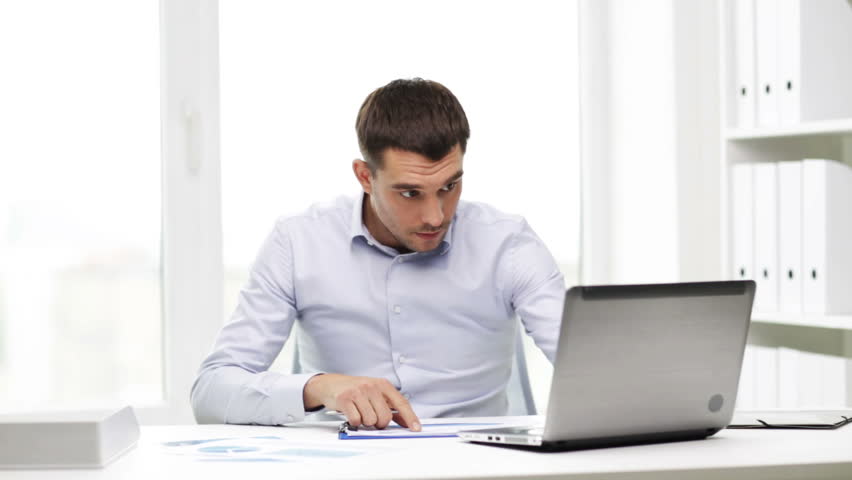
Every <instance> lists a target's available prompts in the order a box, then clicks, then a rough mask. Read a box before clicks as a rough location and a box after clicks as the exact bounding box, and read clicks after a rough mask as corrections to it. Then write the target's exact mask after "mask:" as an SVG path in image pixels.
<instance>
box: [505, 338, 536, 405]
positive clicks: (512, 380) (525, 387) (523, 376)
mask: <svg viewBox="0 0 852 480" xmlns="http://www.w3.org/2000/svg"><path fill="white" fill-rule="evenodd" d="M518 327H519V328H518V332H517V334H516V335H515V361H513V362H512V373H511V375H509V383H508V385H506V394H507V396H508V397H509V411H508V412H507V415H537V414H538V410H537V409H536V407H535V399H534V398H533V395H532V388H531V387H530V377H529V372H528V371H527V355H526V351H525V350H524V332H523V329H522V328H520V322H518Z"/></svg>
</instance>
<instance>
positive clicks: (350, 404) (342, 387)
mask: <svg viewBox="0 0 852 480" xmlns="http://www.w3.org/2000/svg"><path fill="white" fill-rule="evenodd" d="M302 397H303V400H304V402H305V409H306V410H310V409H313V408H317V407H319V406H325V408H329V409H333V410H337V411H338V412H341V413H343V414H344V415H346V420H347V421H348V422H349V425H352V426H353V427H357V426H360V425H366V426H374V427H376V428H385V427H387V426H388V424H389V423H390V421H391V420H393V421H395V422H396V423H398V424H400V425H402V426H403V427H407V428H409V429H410V430H411V431H414V432H419V431H420V430H421V427H420V420H419V419H418V418H417V415H415V414H414V410H412V409H411V405H410V404H409V403H408V400H407V399H406V398H405V397H403V396H402V395H401V394H400V393H399V392H398V391H397V390H396V388H394V386H393V385H392V384H391V383H390V382H389V381H387V380H385V379H384V378H371V377H352V376H349V375H340V374H336V373H326V374H323V375H316V376H314V377H311V379H310V380H308V383H306V384H305V389H304V392H303V395H302ZM391 409H395V410H396V411H397V413H392V412H391Z"/></svg>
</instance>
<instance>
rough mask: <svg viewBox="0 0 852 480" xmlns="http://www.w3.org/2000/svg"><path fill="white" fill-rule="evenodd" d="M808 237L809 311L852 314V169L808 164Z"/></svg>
mask: <svg viewBox="0 0 852 480" xmlns="http://www.w3.org/2000/svg"><path fill="white" fill-rule="evenodd" d="M802 232H803V233H802V268H803V274H804V276H803V278H802V282H803V283H802V287H803V288H802V304H803V305H802V306H803V310H804V311H805V312H806V313H820V314H844V313H852V248H850V247H851V246H852V168H850V167H849V166H848V165H845V164H842V163H839V162H835V161H832V160H819V159H806V160H804V161H803V162H802ZM759 290H760V289H759V288H758V291H759Z"/></svg>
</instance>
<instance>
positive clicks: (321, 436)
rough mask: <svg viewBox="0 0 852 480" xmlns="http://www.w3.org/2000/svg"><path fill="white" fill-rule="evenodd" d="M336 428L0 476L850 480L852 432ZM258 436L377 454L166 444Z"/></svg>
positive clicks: (176, 430)
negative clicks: (365, 435)
mask: <svg viewBox="0 0 852 480" xmlns="http://www.w3.org/2000/svg"><path fill="white" fill-rule="evenodd" d="M470 420H471V421H482V420H485V419H470ZM444 421H453V419H445V420H444ZM455 421H458V419H455ZM337 425H338V423H336V422H323V423H314V424H303V425H298V426H292V427H253V426H236V425H192V426H189V425H187V426H183V425H181V426H156V427H155V426H152V427H143V428H142V437H141V439H140V443H139V446H138V447H137V448H136V449H134V450H133V451H131V452H130V453H128V454H126V455H125V456H123V457H122V458H120V459H118V460H117V461H116V462H114V463H113V464H111V465H109V466H108V467H106V468H105V469H103V470H54V471H51V470H30V471H20V470H18V471H2V470H0V479H2V480H24V479H36V478H38V479H53V478H56V479H60V478H61V479H70V480H74V479H125V478H151V479H167V478H186V479H203V480H216V479H227V480H259V479H263V478H270V479H276V480H291V479H300V478H311V479H317V478H345V479H387V478H404V479H427V478H428V479H450V478H465V479H471V478H495V477H499V478H506V479H509V478H524V479H532V478H550V479H553V478H569V479H573V478H584V479H598V480H599V479H662V480H669V479H672V480H674V479H678V480H681V479H686V480H689V479H699V478H700V479H717V478H718V479H726V480H727V479H741V478H742V479H745V478H748V479H769V478H773V479H775V478H779V479H808V480H813V479H835V478H836V479H847V480H848V479H850V478H852V426H846V427H843V428H840V429H838V430H830V431H814V430H808V431H791V430H723V431H722V432H719V433H718V434H716V435H715V436H713V437H710V438H709V439H707V440H699V441H692V442H680V443H668V444H657V445H642V446H634V447H619V448H609V449H598V450H583V451H574V452H561V453H535V452H527V451H519V450H512V449H505V448H499V447H489V446H482V445H474V444H468V443H465V442H462V441H461V440H459V439H457V438H434V439H402V440H345V441H344V440H338V439H337ZM261 435H274V436H280V437H284V438H285V439H286V440H289V441H291V442H293V441H295V442H305V443H308V444H313V445H317V444H325V445H333V446H337V447H340V446H346V447H348V446H350V445H351V446H352V447H351V448H364V449H370V450H375V452H374V453H367V454H363V455H359V456H353V457H349V458H333V459H329V458H325V459H308V460H305V461H296V462H291V463H244V462H204V461H199V460H198V459H196V458H195V457H189V456H178V455H174V454H173V453H170V452H173V450H169V449H168V448H167V447H164V446H163V445H162V442H166V441H175V440H191V439H200V438H220V437H250V436H261Z"/></svg>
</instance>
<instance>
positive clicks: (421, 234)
mask: <svg viewBox="0 0 852 480" xmlns="http://www.w3.org/2000/svg"><path fill="white" fill-rule="evenodd" d="M439 233H441V230H438V231H437V232H417V236H418V237H420V238H424V239H426V240H431V239H433V238H435V237H437V236H438V234H439Z"/></svg>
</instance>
